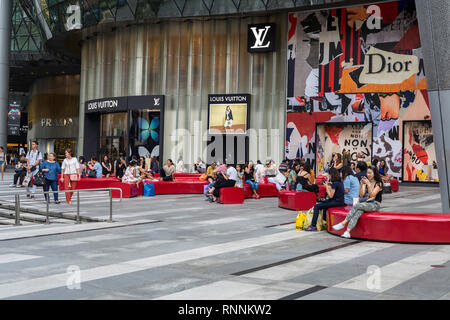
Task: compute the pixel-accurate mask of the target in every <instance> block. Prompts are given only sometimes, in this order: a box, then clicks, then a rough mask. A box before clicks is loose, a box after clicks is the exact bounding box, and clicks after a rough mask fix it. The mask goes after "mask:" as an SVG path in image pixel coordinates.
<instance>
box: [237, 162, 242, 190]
mask: <svg viewBox="0 0 450 320" xmlns="http://www.w3.org/2000/svg"><path fill="white" fill-rule="evenodd" d="M236 171H237V179H236V184H235V186H236V187H239V188H244V183H243V181H242V179H243V178H244V170H242V165H240V164H238V165H236Z"/></svg>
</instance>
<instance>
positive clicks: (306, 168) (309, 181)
mask: <svg viewBox="0 0 450 320" xmlns="http://www.w3.org/2000/svg"><path fill="white" fill-rule="evenodd" d="M296 191H309V192H314V193H315V194H316V195H317V194H319V186H318V185H317V184H315V183H314V179H313V177H312V175H311V165H310V164H309V163H308V162H305V163H304V164H303V165H301V166H300V171H299V172H298V174H297V188H296Z"/></svg>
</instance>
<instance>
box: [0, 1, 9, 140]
mask: <svg viewBox="0 0 450 320" xmlns="http://www.w3.org/2000/svg"><path fill="white" fill-rule="evenodd" d="M11 9H12V0H2V1H0V146H2V147H4V148H6V144H7V141H8V103H9V99H8V95H9V52H10V48H11Z"/></svg>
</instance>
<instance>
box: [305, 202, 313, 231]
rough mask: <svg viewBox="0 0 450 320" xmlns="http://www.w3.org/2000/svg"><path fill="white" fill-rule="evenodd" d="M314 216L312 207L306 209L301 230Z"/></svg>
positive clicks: (309, 223)
mask: <svg viewBox="0 0 450 320" xmlns="http://www.w3.org/2000/svg"><path fill="white" fill-rule="evenodd" d="M313 216H314V207H312V208H311V209H309V210H308V212H307V213H306V219H305V222H303V230H304V229H306V228H308V227H309V226H311V222H312V219H313Z"/></svg>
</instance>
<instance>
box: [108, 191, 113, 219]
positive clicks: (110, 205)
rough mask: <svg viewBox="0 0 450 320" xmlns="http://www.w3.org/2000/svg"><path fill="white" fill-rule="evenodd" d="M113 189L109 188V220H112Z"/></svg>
mask: <svg viewBox="0 0 450 320" xmlns="http://www.w3.org/2000/svg"><path fill="white" fill-rule="evenodd" d="M112 207H113V204H112V190H109V222H112Z"/></svg>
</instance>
